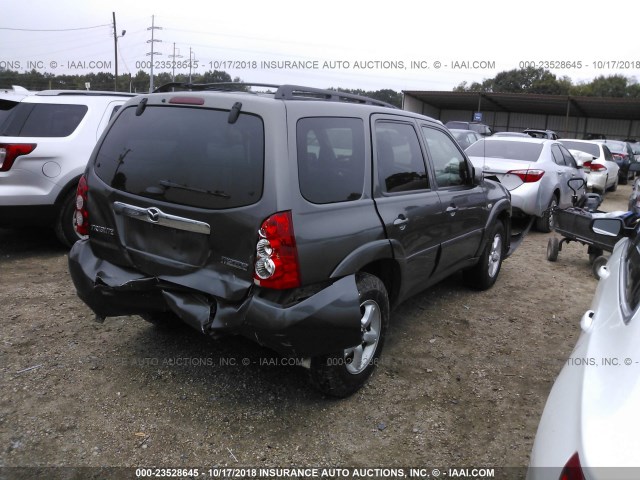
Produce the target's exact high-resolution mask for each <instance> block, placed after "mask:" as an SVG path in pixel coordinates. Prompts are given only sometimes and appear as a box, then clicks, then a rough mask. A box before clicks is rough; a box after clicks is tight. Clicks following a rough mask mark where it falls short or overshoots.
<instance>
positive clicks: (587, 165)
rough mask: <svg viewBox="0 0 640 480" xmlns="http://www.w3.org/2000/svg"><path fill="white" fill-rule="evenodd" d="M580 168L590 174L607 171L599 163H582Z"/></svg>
mask: <svg viewBox="0 0 640 480" xmlns="http://www.w3.org/2000/svg"><path fill="white" fill-rule="evenodd" d="M582 166H583V167H584V169H585V170H590V171H592V172H602V171H604V170H606V169H607V167H606V166H604V165H602V164H601V163H593V162H592V161H590V160H589V161H586V162H584V164H583V165H582Z"/></svg>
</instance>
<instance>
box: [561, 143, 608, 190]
mask: <svg viewBox="0 0 640 480" xmlns="http://www.w3.org/2000/svg"><path fill="white" fill-rule="evenodd" d="M560 143H562V144H563V145H564V146H565V147H567V148H568V149H569V151H570V152H571V153H572V154H573V156H574V158H575V159H576V161H577V162H578V165H581V166H582V167H583V168H584V171H585V173H586V174H587V188H588V189H590V190H593V191H597V192H598V193H604V192H605V191H606V190H610V191H612V192H614V191H615V190H616V189H617V188H618V172H619V171H620V167H619V166H618V164H617V163H616V162H615V160H614V159H613V155H612V153H611V151H610V150H609V148H608V147H607V146H606V145H605V144H602V143H597V142H591V141H589V140H577V139H573V138H562V139H561V140H560ZM576 152H580V153H576Z"/></svg>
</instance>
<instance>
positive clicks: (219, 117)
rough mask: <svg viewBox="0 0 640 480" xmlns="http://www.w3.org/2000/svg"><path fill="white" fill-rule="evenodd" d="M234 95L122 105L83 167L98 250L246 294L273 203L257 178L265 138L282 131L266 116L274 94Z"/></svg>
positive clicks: (188, 282)
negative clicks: (269, 97) (86, 168)
mask: <svg viewBox="0 0 640 480" xmlns="http://www.w3.org/2000/svg"><path fill="white" fill-rule="evenodd" d="M237 97H242V95H237V94H235V95H234V94H220V95H210V94H209V95H203V94H200V96H198V94H195V93H193V94H191V93H189V94H183V93H181V94H154V95H151V96H149V97H144V98H146V99H147V101H146V105H145V104H142V103H138V102H140V100H138V99H136V101H135V102H133V103H130V104H128V105H127V106H126V107H124V108H123V110H122V112H121V113H120V114H119V116H118V118H117V119H116V121H115V122H114V123H113V125H111V127H110V128H109V130H108V132H107V133H106V134H105V136H104V138H103V141H102V142H101V143H100V144H99V147H98V148H97V149H96V151H95V152H94V158H93V168H92V169H90V173H95V176H94V175H90V176H89V214H90V219H89V220H90V223H91V225H92V226H91V233H90V240H91V243H92V248H93V249H94V251H95V252H96V253H97V254H98V255H99V256H101V257H102V258H105V259H107V260H109V261H112V262H113V263H116V264H118V265H121V266H125V267H132V268H134V269H135V270H137V271H138V272H140V273H142V274H144V275H146V276H149V277H157V278H159V279H161V280H166V281H170V282H172V283H175V284H177V285H182V286H185V287H188V288H192V289H196V290H199V291H202V292H204V293H207V294H212V295H215V296H218V297H221V298H226V299H227V300H230V301H237V300H239V299H241V298H242V297H243V296H245V295H246V292H247V291H248V289H249V288H250V286H251V284H252V278H253V260H254V255H255V248H256V241H257V235H258V229H259V228H260V225H261V222H262V220H264V218H266V217H267V216H268V215H269V214H270V213H273V212H272V211H270V208H273V205H274V203H275V200H274V199H269V198H267V196H266V195H265V192H264V188H263V185H264V177H265V152H267V153H268V154H273V150H274V148H277V147H276V146H274V145H273V142H271V143H269V142H266V141H265V139H266V138H268V136H269V135H270V136H271V137H273V138H285V135H284V134H283V133H282V132H275V131H274V130H275V129H278V128H282V129H283V130H284V127H285V126H284V122H283V121H280V122H277V121H274V120H275V118H270V117H275V116H278V112H277V110H278V108H280V107H279V102H274V101H273V100H271V101H270V102H269V103H270V105H269V106H270V108H267V107H266V104H265V103H264V102H262V103H261V102H259V101H257V100H253V101H252V100H251V99H250V98H248V96H244V98H241V100H240V101H238V98H237ZM262 100H265V99H262ZM143 101H144V100H143ZM274 104H275V108H274ZM234 109H235V110H236V113H234ZM238 111H239V112H238ZM238 113H239V114H238ZM280 118H281V119H282V118H284V116H282V117H280ZM266 125H269V128H267V129H265V126H266ZM280 125H281V126H280ZM285 148H286V146H285Z"/></svg>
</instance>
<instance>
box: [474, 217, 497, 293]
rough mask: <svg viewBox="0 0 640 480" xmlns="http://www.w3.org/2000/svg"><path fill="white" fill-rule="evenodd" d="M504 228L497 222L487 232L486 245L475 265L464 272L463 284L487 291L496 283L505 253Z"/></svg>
mask: <svg viewBox="0 0 640 480" xmlns="http://www.w3.org/2000/svg"><path fill="white" fill-rule="evenodd" d="M504 232H505V228H504V225H503V224H502V222H501V221H498V222H497V223H496V224H495V225H494V226H493V228H492V229H491V230H490V232H489V237H488V241H487V245H486V246H485V248H484V251H483V252H482V255H481V256H480V260H479V261H478V263H477V264H476V265H474V266H473V267H471V268H469V269H467V270H465V271H464V280H465V283H466V284H467V285H468V286H470V287H471V288H474V289H476V290H487V289H489V288H491V287H492V286H493V284H494V283H496V280H497V278H498V274H499V273H500V268H501V267H502V260H503V258H504V253H505V251H504V250H505V233H504Z"/></svg>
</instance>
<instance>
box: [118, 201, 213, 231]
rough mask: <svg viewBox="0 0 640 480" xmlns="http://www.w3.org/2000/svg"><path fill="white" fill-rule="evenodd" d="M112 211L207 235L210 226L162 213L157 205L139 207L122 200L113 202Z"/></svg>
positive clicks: (144, 220)
mask: <svg viewBox="0 0 640 480" xmlns="http://www.w3.org/2000/svg"><path fill="white" fill-rule="evenodd" d="M113 210H114V212H116V213H118V214H120V215H125V216H127V217H129V218H133V219H135V220H140V221H143V222H147V223H152V224H154V225H162V226H163V227H170V228H176V229H178V230H185V231H187V232H194V233H203V234H205V235H209V234H210V233H211V226H210V225H209V224H208V223H205V222H199V221H198V220H192V219H191V218H185V217H178V216H177V215H170V214H168V213H164V212H163V211H162V210H160V209H159V208H158V207H150V208H141V207H136V206H134V205H128V204H126V203H122V202H113Z"/></svg>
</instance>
